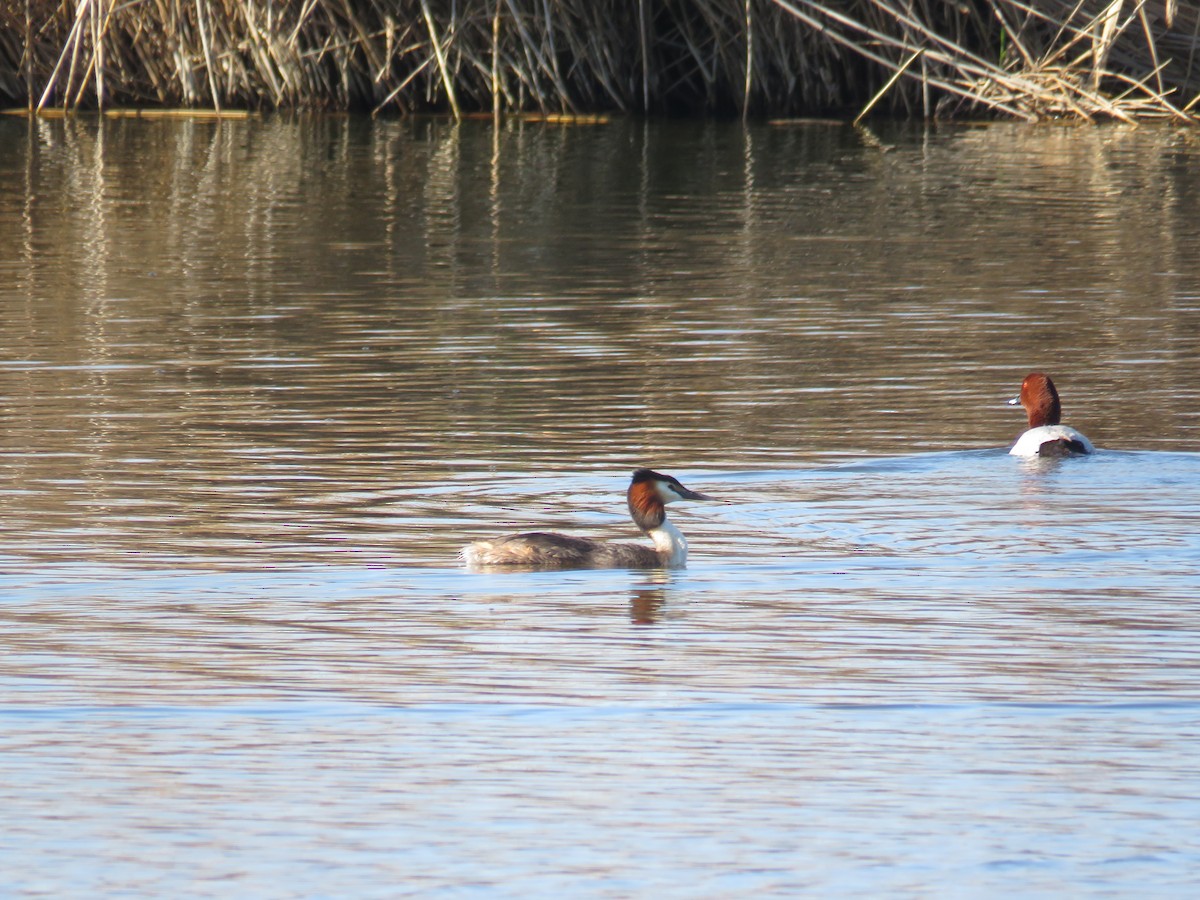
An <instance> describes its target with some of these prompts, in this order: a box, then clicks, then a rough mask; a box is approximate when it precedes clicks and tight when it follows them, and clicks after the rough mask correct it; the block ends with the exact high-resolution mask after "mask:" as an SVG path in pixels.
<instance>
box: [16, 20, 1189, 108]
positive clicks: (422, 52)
mask: <svg viewBox="0 0 1200 900" xmlns="http://www.w3.org/2000/svg"><path fill="white" fill-rule="evenodd" d="M1198 51H1200V10H1198V8H1197V7H1196V6H1194V5H1189V6H1184V5H1182V4H1179V3H1178V2H1177V0H1153V2H1147V0H953V2H947V0H7V2H0V97H7V98H9V99H10V101H12V102H16V103H23V104H25V105H26V106H27V107H28V108H30V109H33V108H35V107H36V108H37V109H39V110H44V109H49V108H51V107H57V108H61V109H74V108H78V107H81V106H92V107H100V108H106V107H110V106H113V105H116V104H120V105H126V106H128V105H133V106H184V107H201V106H203V107H210V108H212V109H214V110H216V111H221V110H224V109H227V108H231V107H232V108H240V109H274V108H304V107H309V108H313V107H317V108H339V109H345V108H362V109H370V110H374V111H382V110H395V111H399V112H418V111H436V110H447V109H448V110H449V111H450V112H452V113H453V114H454V115H455V116H460V115H463V114H465V113H469V112H475V111H491V112H492V113H493V114H494V115H500V114H501V113H504V112H510V113H529V112H536V113H539V114H541V115H542V116H551V115H559V116H572V115H577V114H581V113H589V112H591V113H594V112H610V111H626V112H715V113H728V114H734V113H740V114H741V115H743V116H745V115H749V114H755V113H764V114H770V115H788V114H796V113H812V112H818V111H831V110H838V111H844V110H848V109H858V108H861V107H862V105H863V103H865V102H866V101H867V100H868V98H870V99H871V102H872V104H874V103H875V102H876V101H879V100H881V99H882V101H883V102H884V105H885V106H886V108H887V109H888V110H889V111H890V112H891V113H893V114H895V113H901V114H909V115H923V116H932V115H937V114H941V115H971V114H979V113H991V114H1000V115H1005V116H1012V117H1016V118H1021V119H1027V120H1037V119H1046V118H1053V117H1066V118H1071V119H1083V120H1092V119H1121V120H1134V119H1140V118H1146V117H1161V118H1170V119H1173V120H1177V121H1194V119H1193V115H1192V110H1193V109H1195V107H1196V105H1197V101H1198V99H1200V65H1198V64H1197V62H1198V61H1197V56H1198V55H1200V54H1198ZM906 61H907V62H906ZM889 79H892V82H894V83H892V82H889ZM885 83H887V87H886V89H883V90H881V86H883V85H884V84H885Z"/></svg>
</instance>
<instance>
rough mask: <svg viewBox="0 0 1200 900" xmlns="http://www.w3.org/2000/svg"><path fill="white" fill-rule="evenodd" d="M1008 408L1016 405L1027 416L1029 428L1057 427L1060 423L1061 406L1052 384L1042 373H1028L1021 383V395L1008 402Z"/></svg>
mask: <svg viewBox="0 0 1200 900" xmlns="http://www.w3.org/2000/svg"><path fill="white" fill-rule="evenodd" d="M1008 403H1009V405H1010V406H1017V405H1018V404H1019V405H1020V406H1022V407H1024V409H1025V412H1027V413H1028V414H1029V427H1030V428H1041V427H1042V426H1043V425H1058V424H1059V423H1060V422H1061V421H1062V404H1061V403H1060V402H1059V399H1058V391H1056V390H1055V389H1054V382H1053V381H1051V380H1050V376H1049V375H1047V374H1045V373H1044V372H1030V373H1029V374H1028V375H1026V376H1025V380H1024V381H1022V382H1021V395H1020V396H1019V397H1014V398H1013V399H1011V400H1009V401H1008Z"/></svg>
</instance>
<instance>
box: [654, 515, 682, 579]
mask: <svg viewBox="0 0 1200 900" xmlns="http://www.w3.org/2000/svg"><path fill="white" fill-rule="evenodd" d="M646 534H648V535H649V536H650V540H652V541H654V549H655V550H657V551H658V555H659V556H661V557H662V559H663V565H664V566H667V567H668V568H681V567H683V566H685V565H687V538H685V537H684V536H683V532H682V531H680V530H679V529H678V528H676V527H675V526H674V525H672V524H671V520H670V519H668V518H666V517H665V516H664V517H663V520H662V522H661V523H660V524H659V525H658V527H657V528H649V529H647V530H646Z"/></svg>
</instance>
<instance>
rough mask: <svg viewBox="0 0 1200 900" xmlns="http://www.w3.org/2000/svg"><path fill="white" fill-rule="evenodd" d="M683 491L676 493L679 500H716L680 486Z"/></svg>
mask: <svg viewBox="0 0 1200 900" xmlns="http://www.w3.org/2000/svg"><path fill="white" fill-rule="evenodd" d="M680 487H681V488H683V490H680V491H676V493H677V494H679V498H680V499H681V500H714V501H715V500H716V499H717V498H716V497H710V496H708V494H701V493H700V492H699V491H689V490H688V489H687V488H685V487H683V485H680Z"/></svg>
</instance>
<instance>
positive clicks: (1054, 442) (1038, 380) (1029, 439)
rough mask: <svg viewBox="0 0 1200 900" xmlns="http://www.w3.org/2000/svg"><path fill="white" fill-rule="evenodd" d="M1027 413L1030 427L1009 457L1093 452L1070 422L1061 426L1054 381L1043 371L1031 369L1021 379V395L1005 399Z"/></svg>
mask: <svg viewBox="0 0 1200 900" xmlns="http://www.w3.org/2000/svg"><path fill="white" fill-rule="evenodd" d="M1008 405H1009V406H1022V407H1024V408H1025V411H1026V412H1027V413H1029V430H1028V431H1026V432H1025V433H1024V434H1022V435H1021V436H1020V437H1019V438H1017V442H1016V443H1015V444H1013V446H1012V449H1011V450H1009V451H1008V452H1009V454H1011V455H1012V456H1077V455H1080V454H1086V453H1092V452H1093V451H1094V450H1095V448H1094V447H1093V446H1092V442H1091V441H1089V440H1088V439H1087V438H1086V437H1084V436H1083V435H1082V434H1081V433H1080V432H1078V431H1076V430H1075V429H1074V428H1072V427H1070V426H1069V425H1060V424H1059V422H1060V421H1061V420H1062V404H1061V403H1060V402H1059V400H1058V391H1056V390H1055V389H1054V382H1053V381H1051V380H1050V376H1049V375H1046V374H1044V373H1043V372H1030V373H1029V374H1028V375H1026V376H1025V380H1024V381H1022V382H1021V394H1020V396H1018V397H1013V398H1012V399H1011V400H1009V401H1008Z"/></svg>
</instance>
